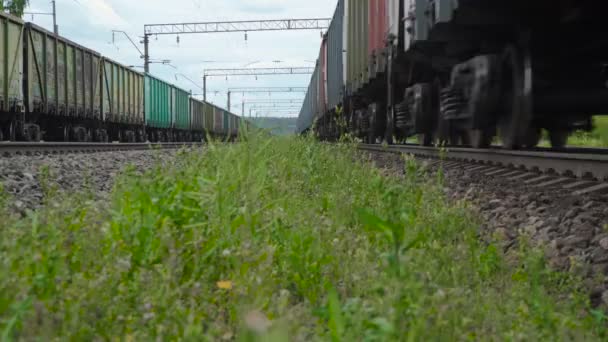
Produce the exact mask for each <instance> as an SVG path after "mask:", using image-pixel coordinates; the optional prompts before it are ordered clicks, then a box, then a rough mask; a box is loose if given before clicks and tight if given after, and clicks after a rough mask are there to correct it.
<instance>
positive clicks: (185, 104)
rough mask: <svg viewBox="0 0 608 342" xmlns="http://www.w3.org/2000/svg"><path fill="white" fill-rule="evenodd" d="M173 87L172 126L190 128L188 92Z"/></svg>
mask: <svg viewBox="0 0 608 342" xmlns="http://www.w3.org/2000/svg"><path fill="white" fill-rule="evenodd" d="M172 87H173V92H172V94H173V98H172V102H173V117H174V120H175V121H174V122H173V127H174V128H177V129H182V130H188V129H190V101H189V99H190V93H189V92H187V91H186V90H183V89H180V88H177V87H175V86H172Z"/></svg>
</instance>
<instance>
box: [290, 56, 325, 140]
mask: <svg viewBox="0 0 608 342" xmlns="http://www.w3.org/2000/svg"><path fill="white" fill-rule="evenodd" d="M319 69H320V67H319V62H318V61H317V65H316V67H315V70H314V72H313V74H312V77H311V79H310V84H309V85H308V90H307V91H306V96H305V97H304V102H303V103H302V109H301V110H300V114H299V115H298V120H297V123H296V132H297V133H300V134H301V133H306V132H308V131H309V130H310V129H311V128H313V124H314V122H315V119H316V118H315V115H316V113H317V106H318V101H317V96H318V91H319V90H318V89H319Z"/></svg>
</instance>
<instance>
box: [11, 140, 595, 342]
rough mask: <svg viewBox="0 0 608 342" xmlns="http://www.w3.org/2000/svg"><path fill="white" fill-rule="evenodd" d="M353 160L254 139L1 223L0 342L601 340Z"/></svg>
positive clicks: (432, 210) (513, 260)
mask: <svg viewBox="0 0 608 342" xmlns="http://www.w3.org/2000/svg"><path fill="white" fill-rule="evenodd" d="M356 156H357V152H356V150H355V148H354V146H353V145H352V144H350V143H343V144H337V145H328V144H323V143H318V142H315V141H314V140H313V139H311V138H310V137H309V138H267V137H264V136H261V135H255V134H250V135H247V136H246V137H244V138H243V139H242V142H241V143H239V144H235V145H225V144H221V143H216V142H212V143H210V144H209V145H208V146H206V147H205V148H203V149H200V150H195V151H191V152H186V151H183V152H181V153H180V154H179V156H178V157H177V158H176V160H175V162H174V163H172V164H171V165H168V164H166V163H165V164H160V163H159V164H158V166H157V167H155V168H154V169H152V170H149V171H148V172H147V173H146V174H144V175H143V176H138V175H137V174H136V173H135V171H134V170H133V169H127V170H126V171H125V174H124V175H123V176H121V177H120V179H119V180H118V181H117V182H116V185H115V189H114V191H113V194H112V197H111V201H110V202H109V203H106V204H103V205H101V204H100V203H95V202H91V201H88V200H86V199H87V198H88V197H87V196H86V195H84V196H80V197H79V195H75V196H73V197H68V198H61V199H57V200H55V201H53V202H54V203H59V204H58V205H57V206H54V207H50V206H47V207H46V208H43V209H42V210H40V211H38V212H36V213H31V214H30V215H29V216H28V217H27V218H25V219H17V218H12V219H7V220H4V221H3V222H2V227H0V333H1V334H2V338H3V339H6V340H12V339H20V340H31V339H40V340H49V339H66V340H93V339H104V340H111V339H124V340H152V339H161V340H177V339H184V340H221V339H225V340H231V339H238V340H242V341H255V340H270V341H282V340H287V339H290V340H333V341H351V340H366V341H375V340H470V339H474V340H477V339H480V340H538V339H543V340H574V339H575V340H600V339H602V338H606V328H605V316H603V315H602V314H601V312H599V311H591V310H587V309H588V303H587V302H586V301H585V300H584V296H583V295H581V294H579V292H578V291H577V288H576V287H575V286H574V285H573V284H574V282H565V281H563V279H564V277H563V276H562V275H560V274H558V273H555V272H553V271H551V270H550V269H549V268H548V267H546V266H545V264H544V260H543V258H542V255H541V254H539V253H538V252H537V251H535V250H533V249H530V248H523V247H522V248H521V249H520V250H519V251H517V253H516V254H515V255H513V256H509V257H508V258H507V256H505V255H504V254H503V252H502V250H501V249H500V248H498V247H496V246H494V245H493V244H487V243H483V242H481V241H480V239H479V236H478V231H477V227H478V226H479V224H478V222H477V220H476V219H475V217H473V216H472V215H471V214H470V213H469V211H468V210H467V209H466V208H465V207H464V206H453V205H448V204H447V203H446V200H445V199H444V196H443V195H442V186H441V184H440V182H438V181H437V179H435V178H433V179H427V178H426V176H425V174H424V173H423V172H421V171H420V170H419V169H418V166H417V165H416V163H415V162H414V161H413V160H411V159H408V160H407V163H406V166H405V171H406V177H404V178H403V179H397V178H390V177H384V176H382V175H381V174H380V172H379V171H377V170H375V169H374V168H372V167H370V165H369V164H368V163H366V162H363V161H357V160H358V158H357V157H356ZM83 199H85V200H83ZM522 245H523V244H522Z"/></svg>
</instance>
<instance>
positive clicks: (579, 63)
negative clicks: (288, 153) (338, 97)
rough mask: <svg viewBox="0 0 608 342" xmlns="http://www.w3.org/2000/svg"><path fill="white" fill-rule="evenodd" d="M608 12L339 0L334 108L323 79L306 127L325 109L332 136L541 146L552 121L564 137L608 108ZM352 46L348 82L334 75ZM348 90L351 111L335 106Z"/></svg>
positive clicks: (446, 1)
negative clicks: (344, 131)
mask: <svg viewBox="0 0 608 342" xmlns="http://www.w3.org/2000/svg"><path fill="white" fill-rule="evenodd" d="M607 11H608V3H606V2H605V1H558V2H556V1H550V0H538V1H532V2H530V1H525V0H513V1H503V0H487V1H453V0H360V1H358V0H343V1H339V2H338V6H337V9H336V12H337V13H336V15H334V18H333V21H332V23H331V25H330V30H329V31H328V39H327V61H328V65H329V64H331V65H332V66H329V67H328V76H327V80H328V81H327V83H326V84H322V85H321V86H323V85H325V86H327V94H328V104H329V106H328V108H327V110H326V111H325V113H321V114H319V113H317V108H315V103H318V102H319V101H322V97H323V96H324V94H323V92H321V93H319V89H318V87H319V84H318V82H319V79H318V78H316V77H318V76H316V77H313V78H312V79H311V84H310V86H309V92H308V93H307V95H306V101H305V103H304V105H303V107H302V111H301V114H300V119H299V120H298V131H300V132H303V131H306V130H308V129H310V128H311V127H312V126H313V122H314V119H315V118H317V119H319V118H321V119H322V120H317V124H316V125H315V130H316V132H317V133H318V134H319V136H320V137H321V138H327V139H335V138H336V137H338V136H339V135H340V134H341V133H342V132H341V129H342V127H345V128H346V129H347V130H348V131H349V132H351V133H354V134H355V135H357V136H359V137H362V138H365V139H366V140H367V141H369V142H370V143H375V142H378V141H379V140H384V141H386V142H388V143H392V142H393V141H394V140H395V139H397V140H399V141H403V140H404V139H406V138H408V137H409V136H412V135H418V136H419V140H420V142H421V143H422V144H425V145H428V144H432V143H442V144H443V143H447V144H452V145H469V146H474V147H487V146H488V145H489V144H490V143H491V142H492V141H493V140H494V138H495V137H497V136H498V137H499V138H500V141H501V142H502V143H503V145H504V147H506V148H532V147H535V146H536V145H537V144H538V143H539V141H540V138H541V136H542V135H541V133H542V132H543V130H544V131H545V132H547V135H548V137H549V140H550V141H551V144H552V146H553V147H557V148H559V147H564V146H565V144H566V142H567V138H568V135H569V134H570V133H571V132H573V131H575V130H581V129H582V130H589V129H590V128H591V126H592V125H591V118H592V116H593V115H597V114H601V113H606V112H608V88H607V87H606V84H608V46H607V45H606V44H604V42H605V32H606V29H605V13H606V12H607ZM340 13H342V14H343V16H341V15H340ZM340 20H342V21H343V22H342V25H340ZM340 27H341V29H342V33H343V34H342V36H343V37H344V40H343V41H342V43H341V44H342V46H341V47H340V42H339V40H338V39H334V38H336V37H335V36H333V34H332V31H333V30H334V29H335V30H339V29H340ZM340 48H341V49H342V50H343V51H345V54H344V58H343V67H344V68H343V70H345V74H344V83H343V84H340V83H336V82H334V80H335V79H336V78H335V77H334V75H333V74H334V73H335V72H336V71H335V69H337V67H336V65H335V64H336V62H335V60H334V59H333V58H332V51H339V49H340ZM322 50H323V49H322ZM319 59H320V62H319V63H321V64H322V63H323V56H321V57H320V58H319ZM341 89H345V92H344V93H345V94H344V95H345V96H344V100H343V102H342V104H343V108H342V109H343V111H341V110H335V108H333V106H334V104H335V103H336V102H335V101H334V99H335V97H334V95H332V94H337V93H339V92H340V90H341ZM320 97H321V98H320ZM338 114H339V115H338ZM341 121H346V125H338V124H337V123H339V122H341Z"/></svg>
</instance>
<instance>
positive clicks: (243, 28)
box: [144, 18, 331, 72]
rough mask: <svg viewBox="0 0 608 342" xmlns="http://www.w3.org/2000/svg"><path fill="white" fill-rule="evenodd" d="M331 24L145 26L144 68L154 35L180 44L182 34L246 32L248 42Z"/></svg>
mask: <svg viewBox="0 0 608 342" xmlns="http://www.w3.org/2000/svg"><path fill="white" fill-rule="evenodd" d="M330 23H331V19H330V18H308V19H275V20H241V21H213V22H198V23H167V24H147V25H144V66H145V70H146V72H149V71H150V63H149V62H148V61H149V60H150V54H149V44H150V36H153V35H155V36H158V35H178V36H177V41H178V42H179V35H180V34H196V33H226V32H245V40H247V32H254V31H293V30H319V29H320V30H323V29H327V28H329V25H330Z"/></svg>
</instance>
